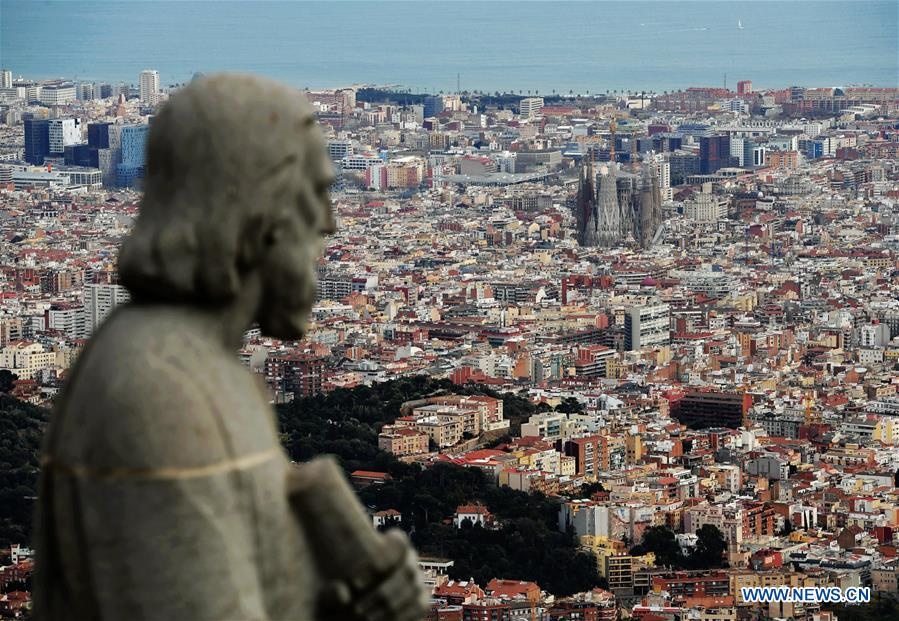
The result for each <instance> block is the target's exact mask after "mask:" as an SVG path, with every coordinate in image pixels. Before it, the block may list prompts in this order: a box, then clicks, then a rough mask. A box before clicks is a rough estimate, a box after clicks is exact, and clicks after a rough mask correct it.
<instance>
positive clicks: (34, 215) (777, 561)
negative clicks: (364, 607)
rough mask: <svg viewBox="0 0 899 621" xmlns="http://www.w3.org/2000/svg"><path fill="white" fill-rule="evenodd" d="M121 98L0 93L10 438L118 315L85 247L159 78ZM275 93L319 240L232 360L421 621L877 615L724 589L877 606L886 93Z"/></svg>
mask: <svg viewBox="0 0 899 621" xmlns="http://www.w3.org/2000/svg"><path fill="white" fill-rule="evenodd" d="M135 77H136V82H135V83H134V84H132V85H128V84H124V83H119V84H109V83H97V82H70V81H65V80H52V81H41V80H32V79H29V78H28V77H27V76H19V75H16V74H15V72H14V68H13V69H3V70H2V72H0V237H2V246H0V391H2V392H4V393H7V394H8V397H3V398H4V401H3V406H4V409H3V412H4V413H3V414H2V417H0V423H2V424H3V425H4V434H7V433H8V432H9V433H10V434H11V435H10V436H9V437H10V438H13V437H15V436H16V429H15V428H14V423H13V422H10V421H12V420H13V419H12V418H11V417H12V414H10V412H16V414H15V415H16V416H18V417H19V418H16V419H15V420H16V421H19V420H25V419H26V418H27V419H28V420H34V419H35V417H37V418H40V416H44V419H43V420H46V417H45V415H40V414H28V415H27V416H26V415H25V414H23V412H38V411H39V410H40V408H44V407H46V408H49V407H51V406H52V402H53V399H54V396H55V395H56V394H57V393H58V391H59V389H60V387H61V385H62V384H63V383H64V382H65V379H66V376H67V373H68V371H69V369H70V368H71V366H72V364H73V362H74V360H75V359H76V358H77V357H78V355H79V352H80V351H81V350H82V349H83V347H84V345H85V342H86V340H87V339H88V338H89V337H90V336H91V334H93V333H94V331H95V330H96V329H97V328H98V326H99V325H100V324H101V323H102V321H103V320H104V318H106V317H107V316H108V314H109V313H110V312H111V311H112V310H113V309H114V308H115V307H116V306H118V305H120V304H124V303H126V302H128V300H129V295H128V292H127V290H126V289H125V288H124V287H123V286H121V285H119V284H118V276H117V272H116V257H117V249H118V246H119V243H120V241H121V240H122V238H123V237H124V236H125V235H126V234H127V233H128V231H129V230H130V227H131V224H132V222H133V220H134V218H135V216H136V214H137V211H138V208H139V204H140V199H141V194H140V191H141V181H142V178H143V177H144V174H145V157H146V156H145V145H146V140H147V135H148V131H149V128H150V127H151V126H152V124H153V118H154V114H155V112H156V111H157V109H158V107H159V106H160V105H164V103H165V101H166V99H167V98H168V97H169V96H170V95H171V94H172V93H174V92H176V91H177V89H178V88H179V87H181V86H182V85H179V84H172V85H168V86H166V85H165V84H164V82H163V77H164V76H160V74H159V72H157V71H155V70H152V69H147V70H144V71H141V72H140V73H139V75H136V76H135ZM745 77H746V78H751V76H745ZM800 78H801V76H798V77H797V79H800ZM303 94H304V95H305V97H306V98H307V99H308V100H309V102H311V103H312V105H313V106H314V109H315V112H316V116H317V118H318V121H319V123H320V125H321V127H322V128H323V130H324V131H325V134H326V138H327V149H328V154H329V156H330V159H331V160H332V162H333V164H334V167H335V170H336V171H337V172H338V179H337V181H336V183H335V184H334V187H333V188H332V200H333V204H334V210H335V213H336V215H337V220H338V226H337V233H336V234H335V235H333V236H332V237H331V238H330V239H329V240H328V244H327V249H326V251H325V254H324V256H323V257H322V259H321V261H320V268H319V274H318V278H319V280H318V301H317V303H316V305H315V307H314V309H313V321H312V323H311V327H310V329H309V331H308V333H307V335H306V337H305V338H304V339H303V340H302V341H300V342H282V341H278V340H274V339H271V338H267V337H265V336H264V335H261V334H260V333H259V331H258V330H252V331H250V332H248V333H247V334H246V335H245V339H244V343H243V346H242V348H241V349H240V351H239V352H238V354H237V355H238V356H239V359H240V361H241V362H242V363H243V364H244V365H245V366H246V367H247V369H248V370H249V371H250V372H252V373H253V374H256V375H257V376H258V378H259V380H260V382H261V383H263V384H264V385H265V387H266V390H267V394H268V396H269V399H270V401H271V402H272V403H273V404H275V405H276V407H277V408H278V413H279V418H280V419H281V423H282V430H283V431H284V435H285V447H286V448H287V450H288V453H289V454H290V456H291V457H292V458H293V459H296V460H298V461H299V460H301V459H307V458H309V457H310V456H311V455H313V454H315V453H317V452H329V453H335V454H337V455H338V457H340V458H341V461H342V464H343V465H344V467H345V468H346V469H347V474H348V475H349V476H350V478H351V481H352V482H353V484H354V486H355V487H356V488H357V490H358V491H359V493H360V497H361V498H362V500H363V502H365V504H366V505H367V507H368V508H369V510H370V512H371V516H372V520H373V523H374V524H375V526H378V527H382V528H384V527H389V526H399V527H400V528H403V529H404V530H407V532H410V533H411V535H412V540H413V542H414V543H415V544H416V546H417V547H418V548H419V551H420V554H421V558H420V566H421V568H422V570H423V571H424V572H425V573H426V575H427V578H428V584H429V587H430V588H431V589H432V593H433V604H432V610H431V612H430V616H429V619H433V620H439V621H463V620H464V621H475V620H477V621H481V620H484V621H488V620H490V621H492V620H497V621H504V620H509V621H511V620H516V621H537V620H541V621H543V620H546V621H550V620H552V621H562V620H575V619H579V620H603V621H615V620H617V619H635V620H638V621H679V620H682V619H691V620H695V621H737V619H741V620H742V619H780V618H791V619H797V620H798V619H803V620H806V621H836V620H837V619H844V621H845V620H847V619H855V618H861V617H859V616H854V615H859V614H866V615H868V618H872V619H874V618H884V619H886V618H890V617H889V615H890V614H895V613H896V608H895V607H894V608H892V609H890V610H891V611H890V612H887V613H884V614H885V615H886V616H881V617H877V616H876V615H875V614H874V613H872V612H870V611H868V612H865V611H866V610H867V607H865V606H856V607H853V606H845V605H843V606H838V605H837V604H839V602H837V601H836V600H834V601H832V602H829V603H828V602H811V601H807V602H796V601H770V602H765V603H758V602H753V601H748V600H747V598H746V597H745V596H744V593H745V591H743V589H748V588H752V587H781V586H783V587H838V588H839V589H840V590H841V592H845V591H846V590H847V589H850V588H854V587H869V588H870V590H871V592H872V593H873V594H874V596H873V599H874V600H876V601H874V602H873V603H872V604H869V605H868V606H875V605H878V606H886V605H887V604H884V603H883V601H881V598H889V597H891V596H892V597H894V598H895V597H896V596H899V554H897V552H899V550H897V547H899V487H897V479H899V393H897V391H899V88H876V87H869V86H864V87H862V86H858V87H856V86H846V87H800V86H791V87H786V88H778V89H764V90H755V89H754V88H753V84H752V82H751V81H750V80H749V79H741V80H740V81H738V82H737V83H736V84H735V85H734V88H733V89H731V88H730V86H729V85H728V84H726V83H725V84H723V85H722V86H717V87H692V88H686V89H683V90H679V91H676V92H667V91H665V92H661V93H659V92H645V91H643V92H625V91H609V92H602V93H596V92H594V93H592V94H586V93H576V92H573V91H570V92H565V93H555V92H552V93H551V94H550V93H544V92H537V91H533V92H531V91H524V92H522V91H516V92H506V93H500V92H492V93H488V92H480V91H465V90H461V89H460V90H458V91H456V92H452V93H443V92H440V93H432V94H423V93H414V92H407V91H405V90H399V89H396V88H390V87H378V86H373V85H355V86H350V87H347V88H343V89H336V90H306V91H304V93H303ZM388 394H389V395H392V396H391V397H390V398H389V400H387V399H388V397H386V396H385V395H388ZM351 406H352V407H351ZM332 409H333V412H335V413H333V414H329V412H332ZM340 416H342V417H344V418H339V417H340ZM304 417H305V418H304ZM304 420H306V421H307V422H306V423H304ZM309 420H312V421H315V422H316V423H317V422H322V424H321V425H318V426H316V431H310V430H307V429H305V428H303V427H302V426H303V425H304V424H308V425H309V427H310V429H311V427H312V424H311V423H308V421H309ZM335 421H338V422H336V423H335ZM326 423H332V424H336V425H337V429H336V435H335V433H332V432H329V431H327V430H324V431H322V430H320V429H319V427H322V428H323V427H327V426H328V425H327V424H326ZM16 424H18V423H16ZM29 424H30V423H29ZM350 431H352V434H353V435H352V436H350V435H347V434H349V433H350ZM341 433H344V435H345V436H346V443H347V446H346V447H342V446H341V445H340V441H341V440H342V439H343V438H342V437H341V435H340V434H341ZM315 434H320V435H315ZM20 436H21V437H24V436H23V435H22V434H21V431H20ZM310 438H312V439H310ZM319 440H320V441H319ZM3 441H4V446H12V444H6V443H7V442H13V440H8V439H7V436H6V435H4V436H3ZM16 441H18V440H16ZM351 442H355V443H357V444H354V445H352V446H349V443H351ZM360 447H361V448H360ZM9 450H10V451H11V450H12V449H9ZM10 459H11V460H12V461H13V462H14V458H10ZM23 459H26V461H25V462H23V463H13V464H12V465H13V470H14V471H15V472H16V473H17V474H16V475H15V476H14V477H13V476H9V477H6V478H5V480H4V481H3V484H4V487H6V488H7V489H4V490H3V498H4V499H6V500H8V501H9V507H10V508H11V509H9V510H0V512H2V513H3V515H2V525H3V533H2V537H0V545H2V546H5V549H4V550H3V551H0V590H2V595H0V614H2V615H4V616H9V617H13V618H15V617H17V616H24V615H27V614H28V612H27V611H28V608H29V606H30V594H29V592H28V591H29V589H28V581H29V576H30V574H31V571H32V570H33V559H32V551H31V550H30V549H29V545H30V541H28V539H27V534H28V527H27V526H26V525H24V524H22V523H21V521H22V519H21V518H17V517H16V516H17V515H25V514H27V510H28V508H29V507H30V506H31V505H30V497H31V496H33V474H34V472H33V468H32V470H31V471H29V463H28V461H27V459H29V458H23ZM3 461H6V459H4V460H3ZM35 463H36V462H35ZM33 465H34V464H32V466H33ZM26 471H29V472H30V474H28V475H27V476H26V475H25V474H22V473H25V472H26ZM19 475H21V476H19ZM29 477H31V478H30V479H29ZM12 481H15V487H13V483H12ZM29 481H30V482H29ZM438 481H439V483H438ZM29 486H30V487H29ZM429 486H430V487H429ZM29 489H30V490H31V492H32V493H29ZM441 489H442V491H441ZM431 494H433V495H434V496H436V497H437V498H432V497H431V496H430V495H431ZM0 504H4V503H0ZM22 507H25V509H23V510H21V511H20V510H19V509H21V508H22ZM17 519H18V523H17ZM23 529H24V530H23ZM14 536H17V537H18V538H14ZM541 547H545V548H546V549H542V548H541ZM463 550H464V552H463ZM500 572H502V573H500ZM566 572H570V573H566ZM575 574H576V575H575ZM893 618H895V617H893Z"/></svg>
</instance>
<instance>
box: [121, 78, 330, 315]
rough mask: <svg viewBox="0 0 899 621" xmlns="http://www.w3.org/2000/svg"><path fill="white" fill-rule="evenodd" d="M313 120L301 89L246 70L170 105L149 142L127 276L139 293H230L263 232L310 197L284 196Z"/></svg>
mask: <svg viewBox="0 0 899 621" xmlns="http://www.w3.org/2000/svg"><path fill="white" fill-rule="evenodd" d="M313 126H314V117H313V114H312V110H311V107H310V106H309V105H308V103H306V102H305V101H304V100H302V97H301V96H300V94H299V93H298V92H296V91H293V90H291V89H289V88H287V87H285V86H282V85H280V84H278V83H276V82H272V81H270V80H265V79H262V78H257V77H253V76H244V75H239V74H219V75H215V76H209V77H204V78H202V79H198V80H195V81H194V82H192V83H191V84H190V85H188V86H186V87H184V88H183V89H182V90H180V91H178V92H177V93H175V94H174V95H172V97H171V98H170V100H169V101H168V102H166V103H165V104H163V106H162V107H161V109H160V111H159V113H158V114H157V115H156V116H155V117H154V118H153V122H152V124H151V127H150V134H149V137H148V141H147V176H146V178H145V180H144V197H143V201H142V203H141V209H140V215H139V217H138V219H137V221H136V223H135V226H134V229H133V231H132V233H131V236H130V237H129V238H127V239H126V240H125V242H124V243H123V245H122V247H121V250H120V253H119V262H118V270H119V277H120V281H121V283H122V284H123V285H125V286H126V287H127V288H128V289H129V290H130V292H131V294H132V296H133V297H134V299H135V300H136V301H139V302H140V301H144V302H149V301H159V302H192V303H197V302H202V303H207V304H213V305H219V304H223V303H226V302H228V301H230V300H232V299H233V298H234V297H235V295H236V294H237V293H238V290H239V287H240V284H241V273H242V271H243V270H245V269H247V268H248V267H249V264H250V263H252V261H253V258H254V251H255V249H256V248H258V247H259V244H260V243H261V241H260V239H259V238H260V237H261V236H262V235H264V234H265V232H266V231H268V230H270V228H271V226H272V223H273V222H277V221H279V219H280V218H281V217H283V213H284V212H286V211H287V210H296V209H298V205H299V208H300V209H302V208H303V201H299V202H298V201H297V199H296V197H291V196H288V195H286V192H288V191H289V189H288V185H289V184H288V183H287V181H288V179H290V178H291V176H293V178H295V177H296V174H297V173H296V171H297V168H302V167H304V165H305V164H307V163H308V162H307V161H304V160H308V157H307V155H308V154H309V151H310V149H309V148H308V144H307V143H308V141H307V140H304V138H305V136H306V133H307V132H308V131H309V130H310V128H312V127H313Z"/></svg>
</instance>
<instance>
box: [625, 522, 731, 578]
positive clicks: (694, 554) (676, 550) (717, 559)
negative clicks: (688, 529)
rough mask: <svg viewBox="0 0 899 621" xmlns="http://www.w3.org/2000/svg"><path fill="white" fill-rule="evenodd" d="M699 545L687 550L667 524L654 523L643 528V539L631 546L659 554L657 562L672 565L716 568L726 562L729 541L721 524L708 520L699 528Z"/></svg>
mask: <svg viewBox="0 0 899 621" xmlns="http://www.w3.org/2000/svg"><path fill="white" fill-rule="evenodd" d="M696 537H697V542H696V546H695V547H694V548H693V549H692V550H691V551H690V552H689V553H688V554H684V552H683V551H682V550H681V547H680V545H679V544H678V542H677V540H676V539H675V536H674V531H672V530H671V529H670V528H667V527H665V526H651V527H649V528H647V529H646V530H645V531H644V532H643V538H642V539H641V540H640V543H638V544H637V545H635V546H634V547H632V548H631V554H633V555H634V556H642V555H644V554H646V553H647V552H652V553H653V554H655V558H656V565H659V566H661V567H670V568H672V569H714V568H718V567H723V566H724V565H725V559H724V553H725V551H726V550H727V542H726V541H725V539H724V536H723V535H722V534H721V531H720V530H718V528H717V527H715V526H713V525H711V524H706V525H704V526H702V527H701V528H699V529H698V530H697V531H696Z"/></svg>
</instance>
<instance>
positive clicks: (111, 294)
mask: <svg viewBox="0 0 899 621" xmlns="http://www.w3.org/2000/svg"><path fill="white" fill-rule="evenodd" d="M130 299H131V296H130V295H128V290H127V289H125V287H123V286H122V285H85V286H84V312H85V318H86V324H87V330H88V332H89V333H93V332H94V331H95V330H96V329H97V327H98V326H99V325H100V324H101V323H103V320H104V319H106V316H107V315H109V313H110V312H112V309H114V308H115V307H116V306H118V305H119V304H124V303H125V302H127V301H128V300H130Z"/></svg>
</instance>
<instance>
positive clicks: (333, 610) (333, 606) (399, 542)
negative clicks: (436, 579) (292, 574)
mask: <svg viewBox="0 0 899 621" xmlns="http://www.w3.org/2000/svg"><path fill="white" fill-rule="evenodd" d="M383 536H384V539H385V548H387V553H386V554H385V557H387V558H389V559H391V562H390V564H389V569H388V570H387V571H386V572H385V573H384V574H383V575H382V576H381V577H380V579H378V580H377V581H376V582H375V583H373V584H370V585H366V587H365V589H364V590H363V591H362V592H361V593H358V594H353V593H352V591H351V589H350V587H349V585H347V584H346V583H344V582H332V583H331V584H330V585H328V586H327V587H326V588H325V590H324V592H323V593H322V596H321V600H320V608H321V610H322V612H323V613H324V618H327V619H335V620H336V619H340V620H341V621H419V620H420V619H422V618H423V617H424V615H425V612H426V611H427V608H428V603H429V600H430V594H429V593H428V591H427V589H426V588H425V586H424V584H423V582H422V576H421V572H420V571H419V569H418V555H417V554H416V553H415V550H414V549H413V548H412V546H411V545H410V544H409V539H408V537H406V534H405V533H404V532H403V531H401V530H398V529H392V530H389V531H387V532H386V533H385V534H384V535H383Z"/></svg>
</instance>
